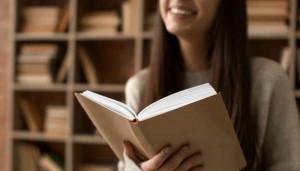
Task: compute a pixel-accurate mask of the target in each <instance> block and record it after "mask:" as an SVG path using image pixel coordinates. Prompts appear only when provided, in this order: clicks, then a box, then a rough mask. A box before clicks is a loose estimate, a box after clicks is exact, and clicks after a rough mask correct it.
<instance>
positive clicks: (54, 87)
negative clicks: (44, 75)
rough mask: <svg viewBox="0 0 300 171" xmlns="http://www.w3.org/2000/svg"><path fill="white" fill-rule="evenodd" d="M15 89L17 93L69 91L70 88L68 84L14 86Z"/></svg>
mask: <svg viewBox="0 0 300 171" xmlns="http://www.w3.org/2000/svg"><path fill="white" fill-rule="evenodd" d="M13 89H14V90H17V91H67V89H68V86H67V85H66V84H50V85H49V84H45V85H44V84H41V85H29V84H27V85H26V84H14V85H13Z"/></svg>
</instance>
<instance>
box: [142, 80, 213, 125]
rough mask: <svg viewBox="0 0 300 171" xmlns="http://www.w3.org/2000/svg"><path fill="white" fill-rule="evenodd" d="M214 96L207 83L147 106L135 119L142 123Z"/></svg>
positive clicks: (211, 88)
mask: <svg viewBox="0 0 300 171" xmlns="http://www.w3.org/2000/svg"><path fill="white" fill-rule="evenodd" d="M215 94H216V91H215V90H214V88H213V87H212V86H211V85H210V84H208V83H207V84H202V85H199V86H195V87H192V88H189V89H185V90H182V91H179V92H177V93H174V94H171V95H169V96H167V97H165V98H162V99H160V100H158V101H156V102H154V103H152V104H151V105H149V106H147V107H146V108H145V109H143V110H142V111H141V112H140V113H139V114H138V117H137V118H138V120H139V121H143V120H146V119H149V118H152V117H155V116H158V115H160V114H163V113H166V112H168V111H171V110H174V109H177V108H180V107H182V106H185V105H188V104H191V103H193V102H196V101H199V100H202V99H205V98H207V97H210V96H212V95H215Z"/></svg>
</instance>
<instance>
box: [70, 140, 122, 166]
mask: <svg viewBox="0 0 300 171" xmlns="http://www.w3.org/2000/svg"><path fill="white" fill-rule="evenodd" d="M73 148H74V149H73V151H74V155H73V156H74V159H73V161H74V162H73V164H74V166H73V168H79V167H80V166H82V165H98V166H101V165H102V166H110V167H112V168H114V169H113V170H116V169H117V163H118V159H117V157H116V156H115V154H114V153H113V151H112V150H111V149H110V148H109V147H108V146H107V145H94V144H77V143H75V144H74V145H73ZM75 171H76V170H75Z"/></svg>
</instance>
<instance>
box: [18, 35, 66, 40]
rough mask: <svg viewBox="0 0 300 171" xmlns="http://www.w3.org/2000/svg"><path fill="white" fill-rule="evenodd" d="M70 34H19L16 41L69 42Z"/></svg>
mask: <svg viewBox="0 0 300 171" xmlns="http://www.w3.org/2000/svg"><path fill="white" fill-rule="evenodd" d="M68 39H69V34H59V33H56V34H28V33H17V34H16V40H18V41H67V40H68Z"/></svg>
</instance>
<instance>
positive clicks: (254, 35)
mask: <svg viewBox="0 0 300 171" xmlns="http://www.w3.org/2000/svg"><path fill="white" fill-rule="evenodd" d="M152 36H153V33H152V32H150V31H148V32H144V33H143V38H144V39H152ZM248 36H249V39H288V38H289V34H288V33H281V34H258V33H249V34H248Z"/></svg>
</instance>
